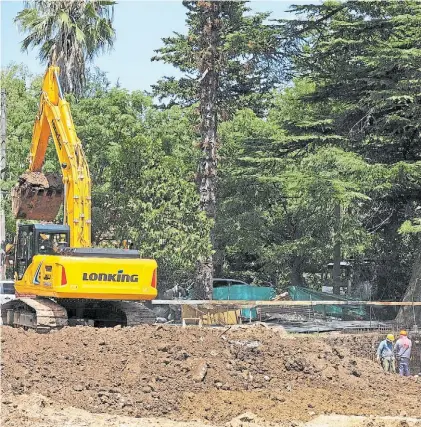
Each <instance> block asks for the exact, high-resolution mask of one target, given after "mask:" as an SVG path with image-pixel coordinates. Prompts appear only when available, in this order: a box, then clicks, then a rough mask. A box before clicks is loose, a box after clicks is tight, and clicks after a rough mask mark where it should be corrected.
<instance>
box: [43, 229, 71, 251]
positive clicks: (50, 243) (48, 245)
mask: <svg viewBox="0 0 421 427" xmlns="http://www.w3.org/2000/svg"><path fill="white" fill-rule="evenodd" d="M66 246H68V242H67V234H66V233H40V234H39V236H38V252H39V253H40V254H42V255H56V254H58V253H60V248H63V247H66Z"/></svg>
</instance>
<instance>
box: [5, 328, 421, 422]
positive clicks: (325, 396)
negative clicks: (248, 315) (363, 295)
mask: <svg viewBox="0 0 421 427" xmlns="http://www.w3.org/2000/svg"><path fill="white" fill-rule="evenodd" d="M371 340H372V338H370V336H361V335H358V336H352V335H349V336H348V335H341V336H339V337H338V336H337V337H324V338H323V337H311V336H299V337H296V336H289V335H284V334H282V333H280V332H279V330H273V329H267V328H263V327H250V328H231V329H229V330H224V329H206V328H203V329H199V328H186V329H183V328H178V327H170V326H141V327H135V328H123V329H118V328H117V329H94V328H88V327H75V328H65V329H63V330H61V331H58V332H54V333H50V334H46V335H39V334H35V333H33V332H26V331H23V330H18V329H13V328H9V327H2V328H1V345H2V348H1V351H2V357H1V369H2V376H1V380H2V383H1V389H2V413H1V419H2V425H5V426H6V425H7V426H26V425H28V426H29V425H31V426H41V425H42V426H45V427H50V426H55V425H63V426H64V425H69V426H70V425H71V426H101V425H104V426H105V425H107V426H130V427H131V426H138V425H145V426H158V425H159V426H161V427H167V426H168V427H169V426H174V427H175V426H177V427H178V426H179V427H181V426H183V427H199V426H202V425H205V424H206V425H231V426H233V427H236V426H238V427H239V426H248V425H250V426H257V425H260V426H263V425H283V426H292V425H295V426H301V425H309V426H311V425H312V426H321V425H326V426H329V425H332V426H335V427H336V426H342V425H343V426H345V425H349V426H365V427H380V426H384V427H389V426H391V427H395V426H400V427H406V426H412V425H419V423H417V422H416V420H411V418H410V417H413V418H414V417H421V402H420V395H421V381H420V378H416V377H412V378H400V377H398V376H394V375H390V374H385V373H383V372H382V370H381V369H380V367H379V366H378V365H377V364H376V363H374V362H372V361H370V360H367V359H365V358H363V357H360V356H359V354H362V353H361V348H363V347H364V346H370V345H371ZM245 413H246V414H249V415H244V414H245ZM250 414H251V415H250ZM332 414H341V415H345V416H347V418H346V420H347V421H346V422H347V423H351V422H352V424H344V422H345V421H344V419H342V421H338V419H337V418H335V417H338V415H332ZM353 416H366V417H368V418H364V417H363V418H358V417H357V418H355V417H353ZM384 416H389V417H390V416H392V417H396V416H397V417H399V418H397V419H379V418H378V417H384ZM242 417H243V419H242ZM244 417H245V418H244ZM323 417H324V418H323ZM326 417H327V418H326ZM373 417H374V418H373ZM335 419H336V421H334V420H335ZM170 420H172V421H170ZM318 420H319V421H320V420H322V421H320V422H322V423H325V424H320V423H319V424H317V422H319V421H318ZM329 420H330V421H329ZM176 422H178V423H180V422H185V423H187V424H177V423H176ZM66 423H67V424H66ZM227 423H228V424H227ZM306 423H307V424H306ZM315 423H316V424H315ZM329 423H332V424H329ZM358 423H359V424H358ZM370 423H371V424H370ZM405 423H406V424H405ZM414 423H415V424H414Z"/></svg>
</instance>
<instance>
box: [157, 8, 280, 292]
mask: <svg viewBox="0 0 421 427" xmlns="http://www.w3.org/2000/svg"><path fill="white" fill-rule="evenodd" d="M183 4H184V6H185V7H186V8H187V26H188V34H187V35H182V34H175V35H174V36H173V37H168V38H165V39H164V40H163V41H164V47H162V48H161V49H158V50H157V55H156V56H155V57H154V58H153V60H159V61H163V62H166V63H170V64H172V65H174V66H176V67H177V68H179V69H180V70H181V71H183V72H184V73H185V76H184V77H182V78H181V79H179V80H176V79H174V78H164V79H162V80H160V81H159V82H158V83H157V84H156V85H155V87H154V92H155V94H156V95H158V96H159V97H160V98H161V99H167V100H168V105H173V104H181V105H193V104H196V103H198V110H199V114H200V125H199V130H200V150H201V157H200V161H199V168H198V174H197V175H198V176H197V181H198V188H199V193H200V201H201V203H200V205H201V210H202V211H203V212H204V213H205V214H206V216H207V218H208V219H209V220H210V221H211V222H212V223H214V221H215V215H216V195H217V161H218V122H219V121H220V120H224V119H227V118H229V117H230V116H232V114H233V112H234V111H235V110H236V109H237V108H239V106H241V107H244V106H250V107H251V108H253V109H254V110H255V111H257V112H259V113H260V114H262V113H263V111H264V109H265V106H266V105H267V104H266V102H267V101H268V100H269V98H270V90H271V89H272V88H273V87H275V86H276V85H277V84H278V83H279V82H280V81H281V77H282V76H281V73H280V72H279V70H280V69H282V67H281V66H280V64H279V63H277V64H276V67H275V66H274V61H275V60H278V59H279V58H281V50H280V44H281V42H280V41H279V38H278V35H277V33H276V32H275V31H274V30H273V29H272V27H270V26H267V25H265V24H264V21H265V19H266V18H267V17H268V14H256V15H252V16H245V14H246V12H249V9H248V8H247V7H246V6H245V2H243V1H224V2H216V1H184V2H183ZM210 241H211V243H212V246H214V243H215V242H214V237H213V231H212V232H211V234H210ZM212 276H213V258H212V254H211V253H206V254H202V257H201V259H200V262H199V267H198V274H197V289H196V291H197V296H198V297H202V298H211V297H212Z"/></svg>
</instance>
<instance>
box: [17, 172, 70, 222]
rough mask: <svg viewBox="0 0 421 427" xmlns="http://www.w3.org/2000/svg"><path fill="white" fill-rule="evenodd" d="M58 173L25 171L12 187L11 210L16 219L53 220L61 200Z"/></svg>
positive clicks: (60, 181) (62, 188)
mask: <svg viewBox="0 0 421 427" xmlns="http://www.w3.org/2000/svg"><path fill="white" fill-rule="evenodd" d="M63 193H64V186H63V181H62V178H61V176H60V175H59V174H55V173H46V174H43V173H42V172H26V173H24V174H23V175H22V176H20V177H19V182H18V184H16V185H15V187H13V189H12V211H13V215H14V216H15V218H17V219H28V220H38V221H54V219H55V218H56V216H57V214H58V211H59V210H60V206H61V204H62V202H63Z"/></svg>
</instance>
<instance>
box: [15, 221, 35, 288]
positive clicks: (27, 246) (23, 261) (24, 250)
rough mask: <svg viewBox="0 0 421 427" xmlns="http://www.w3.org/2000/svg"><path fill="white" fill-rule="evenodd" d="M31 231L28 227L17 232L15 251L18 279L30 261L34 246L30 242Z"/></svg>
mask: <svg viewBox="0 0 421 427" xmlns="http://www.w3.org/2000/svg"><path fill="white" fill-rule="evenodd" d="M32 236H33V232H32V231H30V230H29V229H22V230H21V231H20V232H19V237H18V245H17V251H16V271H17V273H18V279H19V280H21V279H22V277H23V274H24V273H25V271H26V268H27V267H28V265H29V264H30V263H31V261H32V257H33V255H34V250H33V249H34V248H33V242H32Z"/></svg>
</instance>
